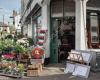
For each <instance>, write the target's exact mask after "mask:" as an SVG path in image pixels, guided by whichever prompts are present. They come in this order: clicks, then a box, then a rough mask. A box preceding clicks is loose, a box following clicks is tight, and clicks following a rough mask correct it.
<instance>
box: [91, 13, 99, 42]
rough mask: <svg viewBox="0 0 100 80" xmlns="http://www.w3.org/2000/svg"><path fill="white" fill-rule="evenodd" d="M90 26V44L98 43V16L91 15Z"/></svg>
mask: <svg viewBox="0 0 100 80" xmlns="http://www.w3.org/2000/svg"><path fill="white" fill-rule="evenodd" d="M90 26H91V40H92V43H99V34H98V30H99V29H98V28H99V26H98V16H97V15H96V13H92V15H91V17H90Z"/></svg>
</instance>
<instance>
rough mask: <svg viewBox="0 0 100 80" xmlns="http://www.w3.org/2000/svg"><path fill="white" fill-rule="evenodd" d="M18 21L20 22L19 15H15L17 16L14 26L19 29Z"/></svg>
mask: <svg viewBox="0 0 100 80" xmlns="http://www.w3.org/2000/svg"><path fill="white" fill-rule="evenodd" d="M19 22H20V15H17V16H15V28H16V29H21V26H20V23H19Z"/></svg>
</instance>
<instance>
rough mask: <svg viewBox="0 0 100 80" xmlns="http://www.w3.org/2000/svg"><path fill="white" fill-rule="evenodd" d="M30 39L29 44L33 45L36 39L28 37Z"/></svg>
mask: <svg viewBox="0 0 100 80" xmlns="http://www.w3.org/2000/svg"><path fill="white" fill-rule="evenodd" d="M28 41H29V45H30V46H32V45H33V44H34V41H33V39H32V38H28Z"/></svg>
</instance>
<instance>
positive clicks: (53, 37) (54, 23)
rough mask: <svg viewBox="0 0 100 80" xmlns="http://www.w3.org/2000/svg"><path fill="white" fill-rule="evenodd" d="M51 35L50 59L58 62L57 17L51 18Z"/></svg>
mask: <svg viewBox="0 0 100 80" xmlns="http://www.w3.org/2000/svg"><path fill="white" fill-rule="evenodd" d="M50 36H51V38H50V39H51V40H50V41H51V43H50V53H51V54H50V60H51V63H58V21H57V20H56V19H52V20H51V31H50Z"/></svg>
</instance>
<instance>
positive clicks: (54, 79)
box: [0, 64, 100, 80]
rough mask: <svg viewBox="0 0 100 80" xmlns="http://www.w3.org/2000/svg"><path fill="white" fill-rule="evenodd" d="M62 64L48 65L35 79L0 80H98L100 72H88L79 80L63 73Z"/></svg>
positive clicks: (4, 79)
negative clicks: (87, 75)
mask: <svg viewBox="0 0 100 80" xmlns="http://www.w3.org/2000/svg"><path fill="white" fill-rule="evenodd" d="M64 67H65V65H64V64H49V65H47V66H46V67H44V68H43V71H42V72H41V73H40V74H39V76H37V77H23V78H21V79H15V78H9V77H5V76H0V80H100V72H95V73H94V72H90V75H89V78H87V79H86V78H81V77H76V76H72V75H71V74H65V73H64Z"/></svg>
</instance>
